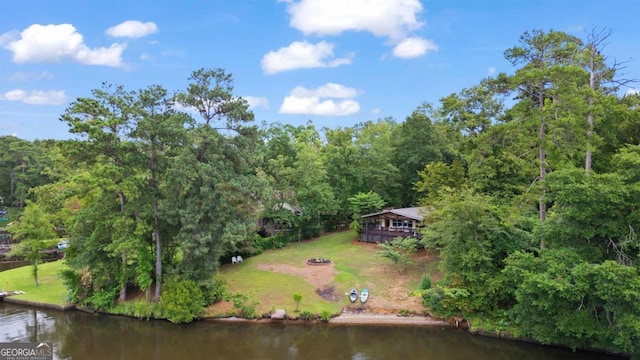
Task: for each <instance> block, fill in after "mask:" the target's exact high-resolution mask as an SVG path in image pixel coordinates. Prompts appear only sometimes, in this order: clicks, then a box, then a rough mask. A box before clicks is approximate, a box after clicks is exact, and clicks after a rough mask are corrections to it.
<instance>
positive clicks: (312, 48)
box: [261, 41, 353, 75]
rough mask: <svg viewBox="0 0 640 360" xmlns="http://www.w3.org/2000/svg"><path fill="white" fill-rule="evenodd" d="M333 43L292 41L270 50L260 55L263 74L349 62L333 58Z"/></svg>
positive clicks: (333, 65) (335, 65)
mask: <svg viewBox="0 0 640 360" xmlns="http://www.w3.org/2000/svg"><path fill="white" fill-rule="evenodd" d="M333 47H334V44H332V43H328V42H326V41H321V42H319V43H317V44H311V43H308V42H306V41H294V42H292V43H291V44H290V45H289V46H287V47H282V48H280V49H278V50H277V51H270V52H269V53H267V54H266V55H265V56H263V57H262V62H261V63H262V70H263V71H264V72H265V74H269V75H271V74H275V73H278V72H282V71H288V70H294V69H310V68H324V67H337V66H340V65H346V64H350V63H351V57H352V56H353V55H351V56H350V57H348V58H333V57H334V56H333Z"/></svg>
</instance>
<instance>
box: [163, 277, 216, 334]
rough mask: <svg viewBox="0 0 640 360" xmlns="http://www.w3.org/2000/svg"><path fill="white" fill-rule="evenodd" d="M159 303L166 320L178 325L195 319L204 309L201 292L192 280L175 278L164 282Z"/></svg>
mask: <svg viewBox="0 0 640 360" xmlns="http://www.w3.org/2000/svg"><path fill="white" fill-rule="evenodd" d="M160 303H161V304H162V306H163V307H164V310H165V313H166V316H167V319H169V321H171V322H173V323H176V324H180V323H188V322H191V321H193V319H195V318H197V317H198V316H199V315H200V313H201V312H202V310H203V308H204V305H205V299H204V295H203V294H202V290H200V288H199V287H198V285H197V284H196V283H195V282H194V281H193V280H188V279H184V278H181V277H179V276H176V277H172V278H169V279H168V280H167V281H166V282H165V284H164V290H163V293H162V298H161V299H160Z"/></svg>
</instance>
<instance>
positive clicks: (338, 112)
mask: <svg viewBox="0 0 640 360" xmlns="http://www.w3.org/2000/svg"><path fill="white" fill-rule="evenodd" d="M358 93H359V92H358V90H356V89H354V88H350V87H346V86H344V85H341V84H335V83H327V84H325V85H322V86H320V87H317V88H315V89H307V88H304V87H302V86H297V87H295V88H294V89H293V90H291V91H290V92H289V95H287V96H286V97H285V98H284V100H283V102H282V105H280V110H279V111H278V112H279V113H280V114H295V115H321V116H344V115H351V114H355V113H357V112H358V111H360V104H359V103H358V102H357V101H355V100H353V98H354V97H356V96H357V95H358ZM336 99H338V100H336Z"/></svg>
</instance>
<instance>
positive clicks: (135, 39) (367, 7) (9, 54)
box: [0, 0, 640, 140]
mask: <svg viewBox="0 0 640 360" xmlns="http://www.w3.org/2000/svg"><path fill="white" fill-rule="evenodd" d="M639 16H640V1H637V0H630V1H623V0H620V1H615V2H609V1H600V0H581V1H575V0H554V1H548V0H537V1H528V0H496V1H490V0H487V1H475V0H473V1H472V0H466V1H463V0H458V1H454V0H450V1H447V0H439V1H418V0H285V1H283V0H244V1H243V0H209V1H204V0H194V1H177V0H153V1H149V0H143V1H136V0H127V1H125V0H111V1H106V0H103V1H98V0H73V1H72V0H5V1H3V5H2V9H0V135H16V136H18V137H20V138H24V139H28V140H33V139H49V138H53V139H67V138H72V135H70V134H69V133H68V132H67V127H66V124H64V123H62V122H61V121H59V117H60V115H61V114H62V113H63V112H64V109H65V108H66V106H67V105H68V104H69V103H70V102H71V101H73V100H74V99H75V98H77V97H85V96H90V91H91V89H94V88H99V87H100V85H101V83H102V82H105V81H106V82H110V83H113V84H118V85H124V86H125V87H126V88H127V89H129V90H136V89H141V88H144V87H147V86H149V85H154V84H159V85H162V86H164V87H165V88H167V89H169V90H179V89H184V88H186V85H187V83H188V82H187V77H188V76H189V74H190V73H191V71H193V70H196V69H198V68H201V67H205V68H218V67H220V68H224V69H225V70H227V71H228V72H230V73H232V74H233V76H234V82H235V90H234V92H235V94H236V95H238V96H242V97H245V98H246V99H247V100H249V102H250V103H251V104H252V110H253V112H254V113H255V115H256V121H257V123H259V124H260V123H262V122H266V123H273V122H280V123H289V124H294V125H301V124H305V123H306V122H307V121H308V120H311V121H313V123H314V124H315V125H316V126H317V127H329V128H335V127H338V126H352V125H354V124H356V123H359V122H363V121H367V120H375V119H377V118H383V117H387V116H390V117H393V118H395V119H396V120H397V121H403V120H404V118H405V117H406V116H408V115H409V114H410V113H411V112H412V111H413V110H414V109H415V108H416V107H418V106H420V105H421V104H422V103H424V102H430V103H437V101H438V99H440V98H441V97H443V96H446V95H448V94H450V93H452V92H457V91H459V90H461V89H462V88H465V87H470V86H473V85H475V84H477V83H478V82H479V81H480V80H481V79H482V78H485V77H487V76H489V75H491V74H494V73H498V72H507V73H512V72H513V70H514V69H513V67H512V66H511V65H510V64H509V63H508V62H507V61H506V60H504V56H503V52H504V50H505V49H507V48H509V47H512V46H515V45H517V44H518V37H519V36H520V35H521V34H522V33H523V32H524V31H526V30H533V29H542V30H545V31H546V30H550V29H553V30H560V31H565V32H568V33H571V34H573V35H576V36H579V37H581V38H583V39H584V38H586V31H587V30H589V29H591V28H593V27H597V28H606V29H609V30H611V31H612V35H611V36H610V38H609V39H608V45H607V47H606V48H605V51H604V53H605V55H607V56H608V57H609V58H610V59H614V58H615V59H616V60H617V61H618V62H620V61H627V60H629V61H628V62H627V63H626V68H625V69H624V73H625V76H624V77H625V78H635V79H640V27H638V23H639V22H638V17H639ZM625 91H629V90H625ZM636 91H637V90H636Z"/></svg>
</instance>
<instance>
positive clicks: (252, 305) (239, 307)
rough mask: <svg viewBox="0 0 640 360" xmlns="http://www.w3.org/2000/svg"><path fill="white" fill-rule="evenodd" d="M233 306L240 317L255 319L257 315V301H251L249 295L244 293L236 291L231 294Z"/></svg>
mask: <svg viewBox="0 0 640 360" xmlns="http://www.w3.org/2000/svg"><path fill="white" fill-rule="evenodd" d="M231 300H232V302H233V307H234V309H236V312H237V315H238V317H241V318H245V319H255V318H256V317H257V314H258V313H257V311H256V305H258V304H259V303H258V302H256V301H250V299H249V296H247V295H245V294H244V293H235V294H233V295H232V296H231Z"/></svg>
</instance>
